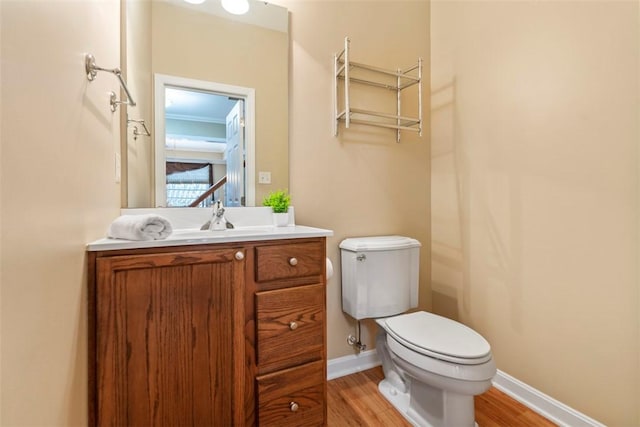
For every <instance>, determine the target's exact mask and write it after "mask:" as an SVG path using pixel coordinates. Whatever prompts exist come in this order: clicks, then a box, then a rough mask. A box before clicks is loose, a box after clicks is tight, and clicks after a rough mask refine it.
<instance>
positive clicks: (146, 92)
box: [121, 0, 289, 208]
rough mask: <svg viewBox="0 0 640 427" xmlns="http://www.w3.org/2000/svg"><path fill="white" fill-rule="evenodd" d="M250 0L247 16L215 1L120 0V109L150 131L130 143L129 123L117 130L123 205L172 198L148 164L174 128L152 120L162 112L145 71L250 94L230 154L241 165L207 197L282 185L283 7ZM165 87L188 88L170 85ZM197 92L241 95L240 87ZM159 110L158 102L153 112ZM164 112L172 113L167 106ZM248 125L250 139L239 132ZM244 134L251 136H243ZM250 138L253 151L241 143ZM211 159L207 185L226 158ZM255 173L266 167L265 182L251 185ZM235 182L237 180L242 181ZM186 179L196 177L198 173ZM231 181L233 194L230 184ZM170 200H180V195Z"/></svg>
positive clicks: (233, 200) (233, 196)
mask: <svg viewBox="0 0 640 427" xmlns="http://www.w3.org/2000/svg"><path fill="white" fill-rule="evenodd" d="M249 3H250V10H249V13H247V14H246V15H242V16H240V17H238V16H233V15H230V14H228V13H227V12H225V11H223V10H222V8H221V6H220V2H219V1H217V0H215V1H214V0H208V1H206V2H205V3H203V4H201V5H189V4H187V3H185V2H184V1H183V0H152V1H149V0H126V7H125V8H124V10H123V12H124V13H123V15H124V16H125V19H124V21H123V39H124V40H125V41H126V43H125V47H124V48H123V58H122V68H123V69H125V70H126V78H127V83H128V85H129V88H130V89H131V91H132V94H133V95H134V96H135V98H136V101H138V105H137V106H136V107H130V106H129V107H128V108H123V109H122V110H123V115H124V116H125V117H123V123H126V122H125V121H124V120H126V119H130V120H144V121H145V123H146V124H147V125H148V127H149V128H150V129H152V136H151V137H138V138H136V139H134V135H133V131H134V129H133V126H129V127H128V128H127V127H126V126H123V135H122V149H121V155H122V161H123V165H126V167H124V168H123V173H122V178H123V182H122V193H123V195H122V206H123V207H130V208H136V207H141V208H142V207H156V206H167V205H170V204H173V202H169V203H168V200H167V194H168V193H167V188H166V183H167V175H166V164H164V163H163V164H164V167H162V166H158V165H157V163H158V158H159V153H160V152H162V153H163V156H164V150H165V147H166V145H167V143H169V144H171V143H172V141H175V140H176V139H179V138H176V136H179V135H181V134H180V132H182V131H178V130H176V129H175V128H172V126H173V125H175V124H176V123H174V122H170V121H169V120H167V123H165V124H163V126H162V129H161V131H160V132H158V121H162V122H164V121H165V117H164V114H163V112H160V113H162V114H160V117H162V118H161V119H158V117H159V112H158V111H156V110H157V109H158V103H157V102H158V95H157V94H156V95H154V90H155V83H154V76H158V75H162V76H175V77H177V78H180V79H189V80H196V81H200V82H206V83H208V84H213V82H215V83H216V84H220V85H222V86H231V87H235V88H242V89H248V88H251V89H253V91H254V101H253V112H254V114H255V116H254V117H253V118H250V117H249V116H248V113H249V105H248V104H247V103H246V102H245V103H244V110H245V111H246V113H247V115H246V117H245V121H246V124H245V127H244V130H245V137H247V139H246V140H245V143H246V144H245V157H244V159H243V160H239V159H241V157H237V159H236V163H239V162H242V165H245V167H244V169H243V168H242V167H239V168H238V167H236V168H235V169H234V170H236V171H238V172H237V173H236V175H235V178H234V179H232V178H231V175H228V176H227V178H228V179H227V182H226V183H225V184H224V188H221V189H220V190H216V191H217V193H214V195H213V197H215V198H218V197H219V198H220V199H221V200H222V201H223V202H225V201H227V203H230V204H231V205H232V206H233V205H240V206H252V205H254V204H255V202H256V201H258V202H259V201H260V200H262V198H263V197H264V195H266V194H267V193H269V192H270V191H273V190H276V189H285V188H288V186H289V175H288V171H289V164H288V160H289V159H288V55H289V36H288V32H287V31H288V12H287V10H286V9H285V8H282V7H280V6H276V5H272V4H267V3H265V2H263V1H257V0H249ZM152 41H153V42H152ZM156 83H157V82H156ZM174 87H186V88H189V87H195V86H184V85H180V84H174ZM205 90H206V91H211V92H217V93H223V94H224V95H225V96H227V97H229V96H231V97H234V98H238V99H246V97H245V96H242V93H239V94H236V95H233V92H231V93H229V92H226V91H224V90H223V91H219V90H216V89H205ZM163 94H164V92H163ZM163 96H164V95H163ZM164 108H165V107H164V104H162V105H161V109H162V110H164ZM168 112H169V113H171V112H170V109H169V110H168ZM225 120H226V117H225ZM238 123H239V124H240V122H238ZM251 127H253V135H252V136H251V135H249V134H248V132H249V131H248V129H250V128H251ZM238 128H239V127H238ZM225 129H226V124H225ZM232 129H233V127H232ZM125 132H126V135H125V134H124V133H125ZM194 132H195V131H194ZM196 133H197V132H196ZM183 136H184V134H183ZM201 136H203V135H201ZM206 136H207V138H208V139H207V138H205V140H211V141H214V142H216V143H223V141H222V139H224V143H225V144H226V141H227V136H226V134H225V135H224V136H217V137H213V136H211V135H208V134H207V135H206ZM167 137H169V138H170V139H169V140H167ZM250 137H251V138H253V142H251V141H249V138H250ZM215 138H219V140H215ZM252 143H253V147H249V145H250V144H252ZM251 149H253V151H252V150H251ZM226 151H227V150H226V148H225V152H226ZM183 154H184V153H183ZM187 157H188V156H185V155H182V157H180V156H178V155H176V153H170V156H169V158H170V159H172V160H184V159H186V158H187ZM187 160H189V159H187ZM190 160H192V161H193V160H198V157H197V156H195V157H193V158H191V159H190ZM211 160H212V163H210V164H211V165H213V166H211V167H210V169H211V170H212V171H213V172H212V175H213V178H210V179H209V178H208V179H209V180H213V181H214V184H215V181H216V180H217V178H218V177H219V176H220V173H221V170H222V167H223V163H224V165H226V164H227V161H226V154H223V155H222V158H221V159H211ZM163 161H164V160H163ZM218 162H219V163H218ZM177 163H187V162H184V161H180V162H177ZM182 167H186V166H182ZM224 167H226V166H224ZM216 168H218V169H219V170H217V171H216ZM242 171H244V172H242ZM258 171H261V172H270V173H271V183H270V184H263V183H261V184H257V182H256V177H257V176H258ZM200 173H205V172H202V171H201V172H200ZM170 175H171V174H170ZM243 178H244V185H242V184H241V181H242V179H243ZM171 179H172V178H171ZM193 179H194V180H196V181H197V180H203V178H202V177H201V176H198V177H197V178H193ZM208 182H209V181H207V183H208ZM232 185H235V187H234V188H236V190H231V188H232V187H231V186H232ZM159 187H162V188H161V191H159V190H158V188H159ZM160 194H162V195H163V196H161V195H160ZM194 201H195V200H194ZM176 203H178V204H187V202H186V200H185V201H180V202H176ZM192 203H193V201H192V202H190V203H189V204H192ZM205 203H207V202H205Z"/></svg>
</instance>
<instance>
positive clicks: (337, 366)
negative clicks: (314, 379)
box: [327, 349, 605, 427]
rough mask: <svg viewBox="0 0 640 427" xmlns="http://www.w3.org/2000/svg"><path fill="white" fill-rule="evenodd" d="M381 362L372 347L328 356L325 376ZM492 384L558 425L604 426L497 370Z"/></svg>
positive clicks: (356, 370)
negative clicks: (342, 354)
mask: <svg viewBox="0 0 640 427" xmlns="http://www.w3.org/2000/svg"><path fill="white" fill-rule="evenodd" d="M379 365H380V359H379V358H378V353H376V351H375V349H374V350H367V351H363V352H361V353H358V354H353V355H349V356H343V357H338V358H336V359H331V360H329V361H328V363H327V379H328V380H333V379H336V378H340V377H343V376H345V375H351V374H355V373H356V372H361V371H366V370H367V369H371V368H374V367H376V366H379ZM493 386H494V387H495V388H497V389H498V390H500V391H502V392H503V393H505V394H507V395H509V396H510V397H512V398H513V399H515V400H517V401H518V402H520V403H522V404H523V405H525V406H526V407H528V408H529V409H531V410H532V411H534V412H537V413H539V414H540V415H542V416H543V417H545V418H547V419H549V420H550V421H553V422H554V423H556V424H558V425H560V426H571V427H605V425H604V424H602V423H600V422H598V421H596V420H594V419H593V418H590V417H588V416H586V415H584V414H583V413H581V412H578V411H576V410H575V409H573V408H571V407H569V406H567V405H565V404H564V403H562V402H559V401H557V400H555V399H554V398H552V397H551V396H547V395H546V394H544V393H542V392H541V391H539V390H536V389H535V388H533V387H531V386H530V385H527V384H525V383H523V382H522V381H520V380H518V379H516V378H514V377H512V376H511V375H509V374H506V373H504V372H502V371H500V370H498V373H497V374H496V376H495V377H494V378H493Z"/></svg>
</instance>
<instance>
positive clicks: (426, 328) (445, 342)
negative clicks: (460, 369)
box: [379, 311, 491, 365]
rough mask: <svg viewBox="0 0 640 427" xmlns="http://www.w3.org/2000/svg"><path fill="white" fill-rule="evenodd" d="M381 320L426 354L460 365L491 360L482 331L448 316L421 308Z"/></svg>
mask: <svg viewBox="0 0 640 427" xmlns="http://www.w3.org/2000/svg"><path fill="white" fill-rule="evenodd" d="M379 323H381V326H382V327H383V328H384V329H385V330H386V331H387V333H388V334H389V335H390V336H391V337H392V338H393V339H394V340H396V341H397V342H398V343H399V344H402V345H403V346H405V347H407V348H408V349H410V350H413V351H415V352H417V353H420V354H422V355H424V356H428V357H432V358H435V359H440V360H444V361H447V362H451V363H457V364H461V365H479V364H482V363H485V362H487V361H489V360H491V346H490V345H489V343H488V342H487V340H485V339H484V337H482V335H480V334H478V333H477V332H476V331H474V330H473V329H471V328H469V327H467V326H465V325H463V324H461V323H458V322H456V321H454V320H451V319H447V318H446V317H442V316H438V315H436V314H432V313H427V312H425V311H419V312H415V313H409V314H402V315H399V316H394V317H390V318H386V319H380V322H379Z"/></svg>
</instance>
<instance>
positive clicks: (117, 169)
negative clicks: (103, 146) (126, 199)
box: [114, 153, 122, 184]
mask: <svg viewBox="0 0 640 427" xmlns="http://www.w3.org/2000/svg"><path fill="white" fill-rule="evenodd" d="M114 174H115V179H116V184H120V180H121V179H122V178H121V176H122V162H121V161H120V153H116V158H115V170H114Z"/></svg>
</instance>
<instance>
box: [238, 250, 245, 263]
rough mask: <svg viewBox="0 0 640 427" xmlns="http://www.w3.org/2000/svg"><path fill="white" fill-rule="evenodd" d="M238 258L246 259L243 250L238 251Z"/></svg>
mask: <svg viewBox="0 0 640 427" xmlns="http://www.w3.org/2000/svg"><path fill="white" fill-rule="evenodd" d="M236 259H237V260H238V261H242V260H243V259H244V253H243V252H242V251H238V252H236Z"/></svg>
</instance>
